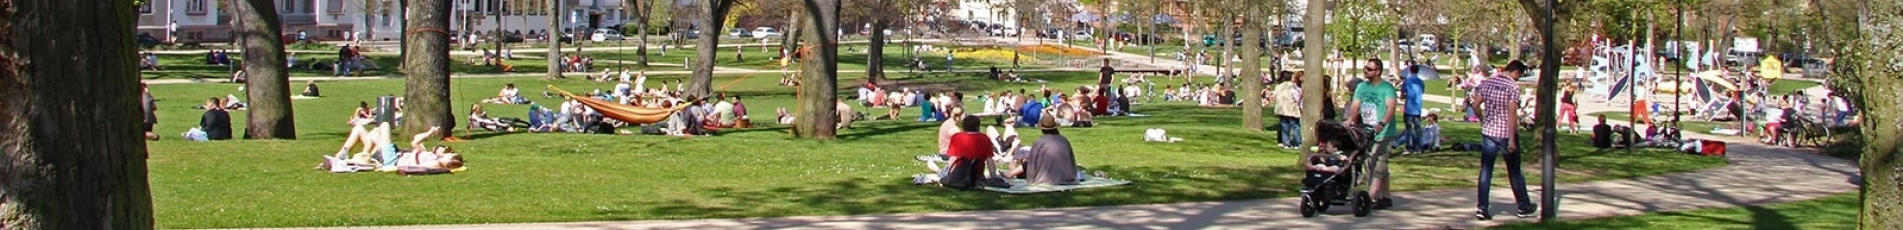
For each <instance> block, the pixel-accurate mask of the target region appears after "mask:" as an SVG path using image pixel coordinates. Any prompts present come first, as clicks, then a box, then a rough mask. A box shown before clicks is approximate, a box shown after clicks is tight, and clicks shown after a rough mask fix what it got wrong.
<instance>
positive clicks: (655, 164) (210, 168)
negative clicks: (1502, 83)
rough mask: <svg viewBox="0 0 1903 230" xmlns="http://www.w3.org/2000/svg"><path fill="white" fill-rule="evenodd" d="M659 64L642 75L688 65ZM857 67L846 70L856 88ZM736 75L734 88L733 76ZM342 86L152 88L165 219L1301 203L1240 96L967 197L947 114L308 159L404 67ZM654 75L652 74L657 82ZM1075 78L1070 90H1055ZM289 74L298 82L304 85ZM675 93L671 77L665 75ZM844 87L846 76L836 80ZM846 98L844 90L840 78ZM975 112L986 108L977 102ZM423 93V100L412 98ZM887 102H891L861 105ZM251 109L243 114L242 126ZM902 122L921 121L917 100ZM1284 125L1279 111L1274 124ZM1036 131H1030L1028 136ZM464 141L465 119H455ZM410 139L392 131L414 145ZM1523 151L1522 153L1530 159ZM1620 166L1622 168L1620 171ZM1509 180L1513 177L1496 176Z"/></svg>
mask: <svg viewBox="0 0 1903 230" xmlns="http://www.w3.org/2000/svg"><path fill="white" fill-rule="evenodd" d="M1094 75H1095V74H1094V73H1089V72H1069V73H1027V77H1032V78H1039V79H1045V80H1049V81H1052V82H1054V83H1053V85H1054V86H1053V88H1063V87H1068V86H1064V85H1077V84H1084V83H1085V82H1090V81H1093V80H1094ZM684 77H685V76H681V75H657V76H653V79H650V80H649V82H663V81H667V80H674V79H680V78H684ZM859 77H860V76H859V75H847V76H844V77H843V78H845V79H841V80H840V82H854V81H857V80H856V79H855V78H859ZM979 79H980V78H979V77H977V76H976V75H954V76H927V77H914V76H899V77H895V78H894V80H896V81H897V82H899V84H901V86H902V87H912V88H925V89H934V90H945V89H954V88H955V89H958V90H962V91H964V92H968V93H973V94H976V93H977V92H982V91H985V90H1012V89H1032V90H1035V89H1036V88H1037V87H1038V85H1036V84H1016V83H1001V82H994V81H987V80H979ZM776 80H777V79H776V78H772V77H750V76H747V75H720V76H716V78H715V79H714V83H715V84H717V85H729V86H728V87H723V89H722V91H724V92H727V93H730V94H733V95H740V96H743V97H744V99H745V102H746V104H747V105H748V107H749V108H750V111H749V112H750V113H751V114H753V115H754V117H755V118H754V120H755V121H761V122H758V123H762V124H765V123H770V122H769V121H771V120H772V119H771V118H770V117H771V115H770V114H772V111H773V109H774V108H780V107H786V108H789V109H792V108H793V100H794V96H793V95H791V94H792V93H791V92H792V89H791V88H788V87H784V86H777V85H774V83H775V82H776ZM453 81H454V86H453V88H452V90H453V91H452V97H453V98H454V100H453V101H454V102H453V103H452V104H451V108H452V109H451V110H452V113H454V114H456V115H457V118H458V120H457V121H456V122H457V124H459V125H460V124H466V121H465V120H462V119H463V118H464V115H466V113H465V111H467V109H468V108H469V105H470V104H472V103H473V102H475V101H477V100H479V99H481V98H485V97H490V95H494V93H495V91H496V90H497V89H498V88H500V85H502V84H504V83H514V84H516V85H517V86H520V87H521V88H523V91H524V92H523V94H524V95H525V96H529V97H531V99H532V100H534V101H536V102H537V103H539V104H541V105H543V106H555V105H557V104H559V102H560V101H559V100H558V99H553V98H543V97H541V96H539V94H540V92H541V88H542V86H540V85H548V84H552V85H556V86H558V87H561V88H563V89H566V90H569V91H574V92H582V91H592V90H594V89H608V88H611V85H607V84H601V83H593V82H583V81H579V80H543V79H540V78H458V79H455V80H453ZM729 83H731V84H729ZM319 84H320V86H321V87H323V89H324V92H329V93H330V94H328V95H325V97H323V98H319V99H308V100H296V101H294V102H293V106H294V107H295V109H296V112H297V115H299V116H298V117H299V118H300V119H298V121H297V124H298V128H299V130H298V134H299V137H300V139H298V140H274V141H264V140H240V141H220V142H206V143H195V142H183V141H180V140H179V139H178V136H177V134H176V133H179V132H182V131H184V130H185V129H187V128H189V127H191V126H195V124H196V123H195V121H196V117H197V115H198V111H196V110H192V109H190V107H191V106H192V105H194V104H197V103H198V101H202V100H203V98H206V97H213V96H223V95H224V94H228V93H235V91H233V89H234V88H235V85H233V84H166V85H153V86H152V91H153V93H154V94H155V95H156V96H158V97H159V98H160V100H161V101H160V102H159V108H160V111H159V117H160V119H161V122H160V123H159V124H158V130H157V132H158V133H160V134H161V135H163V136H165V138H166V139H164V140H160V141H154V142H150V144H151V152H152V154H151V160H150V161H149V167H150V170H151V184H152V185H153V186H152V191H153V199H154V205H155V209H156V210H155V215H157V219H158V220H159V222H158V223H157V224H158V227H160V228H255V227H308V226H369V225H407V224H451V223H513V222H555V221H602V220H650V219H694V218H728V217H771V216H807V215H853V214H879V213H916V212H942V211H963V210H1000V209H1034V208H1052V207H1072V206H1094V205H1118V204H1151V203H1175V202H1191V201H1216V200H1238V199H1259V198H1276V197H1293V196H1296V195H1297V190H1298V189H1299V188H1298V187H1299V182H1298V181H1297V179H1298V178H1299V177H1300V174H1301V171H1300V170H1299V169H1298V168H1296V167H1290V166H1292V165H1293V164H1294V161H1295V160H1296V157H1297V156H1296V153H1294V152H1291V151H1288V150H1283V149H1281V148H1276V147H1272V146H1274V143H1273V142H1272V141H1271V140H1270V139H1272V137H1273V136H1271V135H1272V134H1269V133H1261V132H1255V131H1249V130H1245V129H1240V128H1237V126H1236V125H1235V124H1238V123H1240V122H1241V121H1240V120H1241V118H1240V111H1239V110H1237V109H1204V108H1199V107H1196V106H1193V105H1190V104H1186V103H1183V102H1159V103H1147V104H1141V105H1137V106H1136V108H1135V109H1136V110H1137V112H1139V113H1144V114H1149V115H1153V116H1150V117H1103V118H1098V121H1099V122H1100V126H1099V127H1096V128H1087V129H1064V131H1063V132H1064V133H1065V135H1066V136H1068V137H1070V139H1071V140H1072V142H1073V145H1074V146H1076V151H1077V153H1078V154H1077V160H1078V162H1079V163H1080V164H1081V165H1083V166H1084V167H1088V168H1089V170H1091V171H1104V172H1105V173H1107V174H1108V175H1109V176H1111V177H1115V178H1121V179H1129V180H1133V181H1135V182H1136V183H1135V184H1134V185H1128V186H1122V187H1116V188H1106V189H1096V190H1085V191H1077V192H1067V193H1055V194H1040V195H1028V196H1014V195H1003V194H997V193H990V192H958V191H951V190H947V189H943V188H938V187H931V186H915V185H911V184H909V182H910V178H909V176H910V175H912V174H917V173H923V172H925V169H924V168H923V167H922V166H920V164H919V163H918V162H917V161H915V160H913V159H912V157H913V156H915V155H920V154H927V153H930V152H931V151H932V150H933V149H934V148H935V143H934V142H933V141H932V140H933V138H934V135H935V134H936V130H935V128H937V127H938V126H939V124H937V123H919V122H911V121H883V120H882V121H866V122H861V123H856V124H855V125H854V128H851V129H846V130H841V132H840V135H839V137H838V139H836V140H826V141H815V140H803V139H793V138H791V137H790V136H789V135H788V134H787V128H786V127H784V126H778V125H772V124H766V125H763V126H764V127H761V128H756V129H750V130H735V131H727V132H722V133H721V134H719V135H716V136H708V137H696V138H674V137H662V136H620V135H585V134H528V133H495V132H485V131H476V132H468V133H467V134H468V135H469V136H470V139H472V140H469V141H464V142H455V143H432V145H436V144H440V145H448V146H453V147H455V148H456V149H457V150H458V152H461V153H464V154H466V155H465V156H467V157H468V162H469V167H470V169H469V171H466V172H461V173H456V174H450V175H438V176H399V175H394V174H386V173H356V174H332V173H325V172H320V171H313V170H312V169H311V167H312V166H315V165H316V164H317V163H318V162H319V160H320V158H319V156H321V155H324V154H331V153H335V152H336V151H337V150H336V149H337V146H338V145H339V144H341V142H342V141H341V139H343V138H344V136H346V135H347V134H348V133H349V127H347V126H345V125H344V122H345V120H346V119H347V118H348V117H349V116H350V115H349V114H350V111H351V110H352V108H354V107H355V106H356V104H357V103H356V102H358V101H370V100H372V98H373V97H375V96H379V95H391V94H400V93H401V90H402V89H403V83H402V81H401V80H400V79H387V80H362V81H335V82H320V83H319ZM651 85H652V84H651ZM1060 86H1063V87H1060ZM294 88H295V87H294ZM670 88H671V86H670ZM842 89H843V87H842ZM840 93H841V94H850V92H849V91H842V92H840ZM969 105H971V106H973V107H974V108H973V109H976V106H978V103H969ZM412 106H414V105H412ZM484 107H485V108H486V109H488V110H489V113H490V115H491V116H497V117H520V115H521V114H524V113H525V111H526V109H527V106H525V105H486V106H484ZM856 110H857V111H864V112H867V113H873V114H878V113H879V112H881V111H882V110H870V109H866V108H856ZM245 114H246V113H245V112H244V111H235V112H233V116H234V119H233V120H234V121H233V122H234V124H237V127H234V128H233V129H234V130H236V131H237V132H240V133H241V132H243V130H244V129H243V127H242V126H243V124H244V121H245V119H244V117H243V116H244V115H245ZM904 114H906V115H905V117H907V118H915V117H917V115H916V114H918V111H917V109H915V108H908V109H907V110H906V111H904ZM1271 120H1272V118H1271ZM1443 124H1444V125H1446V127H1447V128H1446V129H1447V133H1448V136H1450V137H1451V138H1453V139H1454V140H1455V141H1474V140H1477V137H1476V135H1477V134H1476V133H1478V130H1477V127H1475V126H1473V125H1471V124H1465V123H1451V122H1449V123H1443ZM1159 127H1160V128H1167V129H1169V130H1170V133H1171V135H1174V136H1177V137H1182V138H1184V139H1185V140H1186V141H1185V142H1178V143H1168V144H1165V143H1148V142H1138V141H1136V140H1138V138H1140V137H1141V135H1142V133H1143V131H1144V129H1147V128H1159ZM1020 132H1022V134H1023V135H1024V136H1025V137H1024V140H1025V141H1026V142H1031V141H1034V140H1036V138H1037V137H1038V136H1040V135H1039V134H1038V132H1037V131H1036V130H1034V129H1028V128H1027V129H1023V130H1020ZM455 134H456V135H459V136H462V135H465V134H466V133H465V132H464V131H463V130H456V131H455ZM401 140H402V139H399V141H401ZM1585 140H1586V137H1584V136H1565V137H1563V138H1562V139H1561V140H1560V141H1561V143H1578V144H1562V145H1561V148H1560V149H1561V150H1562V154H1561V159H1564V161H1566V163H1565V164H1563V165H1565V166H1566V167H1567V168H1562V170H1561V172H1563V174H1561V175H1559V178H1560V179H1561V181H1562V182H1580V181H1590V180H1604V179H1615V178H1629V177H1637V176H1646V175H1658V174H1663V173H1671V172H1683V171H1690V170H1698V169H1705V168H1711V167H1717V166H1721V165H1724V164H1725V160H1724V159H1722V158H1709V157H1698V156H1692V155H1686V154H1675V153H1670V152H1667V151H1641V152H1638V153H1625V152H1624V151H1596V150H1594V149H1591V148H1589V147H1585V146H1587V145H1585V144H1583V143H1585ZM1477 155H1478V154H1477V153H1472V152H1440V153H1430V154H1424V155H1413V156H1406V157H1398V158H1397V159H1396V163H1395V166H1394V170H1395V174H1396V175H1407V176H1402V177H1399V179H1398V180H1396V181H1395V182H1394V186H1395V188H1396V189H1397V191H1399V190H1429V189H1448V188H1470V186H1472V184H1473V183H1474V182H1473V180H1472V179H1473V176H1472V175H1473V174H1474V173H1476V170H1475V169H1474V167H1475V165H1477V164H1478V162H1474V161H1473V160H1474V159H1475V158H1476V157H1477ZM1536 159H1538V158H1536V157H1528V160H1527V161H1528V162H1529V163H1531V162H1536V161H1535V160H1536ZM1614 169H1616V170H1614ZM1501 183H1504V182H1501Z"/></svg>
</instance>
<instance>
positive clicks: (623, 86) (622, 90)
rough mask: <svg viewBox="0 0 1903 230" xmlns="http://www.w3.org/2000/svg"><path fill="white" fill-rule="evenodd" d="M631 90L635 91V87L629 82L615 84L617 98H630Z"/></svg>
mask: <svg viewBox="0 0 1903 230" xmlns="http://www.w3.org/2000/svg"><path fill="white" fill-rule="evenodd" d="M631 90H634V86H632V85H628V82H625V81H624V82H621V83H617V84H615V91H614V95H615V97H617V98H623V97H628V94H629V92H630V91H631Z"/></svg>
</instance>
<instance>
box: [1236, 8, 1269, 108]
mask: <svg viewBox="0 0 1903 230" xmlns="http://www.w3.org/2000/svg"><path fill="white" fill-rule="evenodd" d="M1242 4H1247V5H1248V6H1243V7H1245V8H1247V9H1250V10H1249V12H1248V13H1246V14H1248V16H1245V17H1243V18H1244V19H1243V21H1242V28H1241V30H1242V45H1243V46H1242V76H1240V77H1237V78H1236V81H1238V82H1240V84H1241V85H1242V93H1241V95H1242V127H1243V128H1245V129H1249V131H1257V132H1260V131H1263V129H1262V79H1261V78H1259V77H1261V76H1262V58H1260V57H1262V39H1259V38H1261V37H1262V30H1261V27H1262V26H1261V24H1262V20H1261V19H1259V18H1260V17H1256V14H1257V12H1259V11H1260V10H1259V9H1261V8H1260V6H1261V5H1262V4H1260V3H1246V2H1245V3H1242Z"/></svg>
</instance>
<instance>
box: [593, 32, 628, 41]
mask: <svg viewBox="0 0 1903 230" xmlns="http://www.w3.org/2000/svg"><path fill="white" fill-rule="evenodd" d="M588 40H591V41H597V42H599V41H620V40H628V37H627V36H621V32H620V31H615V30H614V29H595V33H594V35H590V36H588Z"/></svg>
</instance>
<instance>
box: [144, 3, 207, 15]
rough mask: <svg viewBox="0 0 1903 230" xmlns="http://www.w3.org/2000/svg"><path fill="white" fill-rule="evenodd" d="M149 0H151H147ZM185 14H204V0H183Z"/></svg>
mask: <svg viewBox="0 0 1903 230" xmlns="http://www.w3.org/2000/svg"><path fill="white" fill-rule="evenodd" d="M147 1H151V0H147ZM185 14H188V15H204V14H205V0H185Z"/></svg>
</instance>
